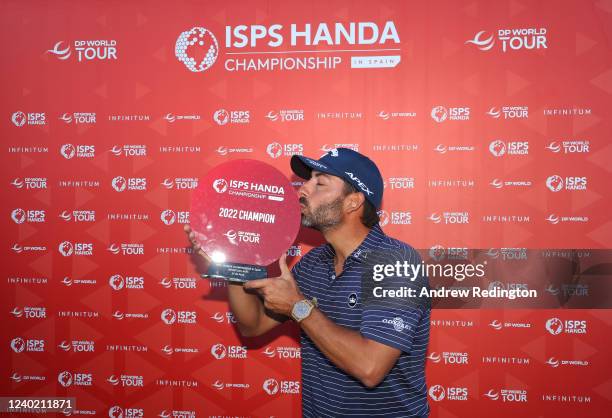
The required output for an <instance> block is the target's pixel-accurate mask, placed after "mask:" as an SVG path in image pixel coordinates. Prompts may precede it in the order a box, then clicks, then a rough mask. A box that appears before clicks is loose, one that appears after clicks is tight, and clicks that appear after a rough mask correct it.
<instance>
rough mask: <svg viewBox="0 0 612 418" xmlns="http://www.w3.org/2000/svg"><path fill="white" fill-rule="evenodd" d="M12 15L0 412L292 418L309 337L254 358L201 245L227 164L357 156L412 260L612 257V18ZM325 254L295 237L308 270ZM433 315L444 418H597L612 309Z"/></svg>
mask: <svg viewBox="0 0 612 418" xmlns="http://www.w3.org/2000/svg"><path fill="white" fill-rule="evenodd" d="M1 7H2V14H1V18H0V19H1V22H2V25H1V26H0V31H2V39H3V40H4V42H3V65H2V69H1V71H2V81H1V83H2V92H3V99H2V101H1V104H0V106H1V108H2V111H1V112H0V114H1V115H2V123H0V129H1V130H2V138H3V142H4V150H3V166H4V169H3V172H2V179H3V185H4V186H3V187H2V188H0V190H1V191H2V214H3V216H4V225H5V227H4V230H5V231H6V232H5V233H4V234H2V242H3V247H2V248H3V251H2V272H3V278H2V300H3V303H2V306H3V308H4V313H2V319H3V323H4V324H6V325H5V326H4V327H3V330H4V331H3V332H2V346H1V348H0V352H1V353H2V357H3V361H2V362H1V367H2V373H1V375H0V382H1V387H2V393H3V394H6V395H8V394H15V395H25V394H29V395H47V396H56V395H57V396H60V395H61V396H75V397H77V402H78V404H77V409H78V411H76V412H75V414H76V413H95V414H96V415H99V416H108V415H109V414H110V415H111V416H125V417H127V416H138V415H139V414H142V413H144V414H145V415H146V416H157V415H159V416H161V417H172V416H176V417H178V416H187V417H194V416H198V417H209V416H220V415H223V416H254V417H255V416H257V417H259V416H265V417H268V416H298V415H299V414H300V411H301V406H300V404H301V397H300V391H299V389H298V390H294V389H295V387H296V385H295V384H293V383H294V382H299V380H300V360H299V353H300V351H299V343H298V340H297V336H298V330H297V328H296V327H295V326H294V325H293V324H287V325H284V326H283V327H281V329H279V330H278V331H275V332H273V333H272V334H273V335H268V336H265V337H263V338H259V339H255V340H244V339H240V337H239V335H238V333H237V331H236V329H235V327H234V325H233V319H232V316H231V312H229V308H228V304H227V299H226V288H225V287H224V286H223V285H222V284H217V285H214V286H213V284H211V283H209V282H208V281H204V280H200V279H199V278H198V275H197V272H196V267H195V266H194V264H193V262H192V259H191V258H190V255H189V249H188V248H187V247H186V240H185V236H184V233H183V232H182V227H183V223H185V222H188V217H189V213H188V212H189V201H190V194H191V189H192V188H193V187H194V186H195V185H196V184H197V181H198V178H200V177H202V176H204V174H205V173H206V172H207V170H208V169H210V168H211V167H213V166H215V165H217V164H219V163H221V162H224V161H228V160H231V159H238V158H254V159H259V160H261V161H265V162H267V163H269V164H272V165H274V166H275V167H277V168H279V169H280V170H282V171H283V172H285V173H286V174H287V175H288V176H289V175H290V169H289V158H290V155H292V154H294V153H303V154H305V155H309V156H314V157H318V156H319V155H321V154H322V153H323V152H324V151H326V150H328V149H330V148H332V147H336V146H349V147H354V148H358V149H359V151H361V152H363V153H365V154H366V155H369V156H370V157H371V158H373V159H374V160H375V161H376V162H377V163H378V165H379V167H380V168H381V170H382V173H383V177H384V178H385V181H386V190H385V199H384V207H383V208H384V212H383V214H382V215H383V220H384V221H385V225H384V229H385V231H386V232H387V233H389V234H390V235H392V236H394V237H397V238H399V239H402V240H404V241H406V242H408V243H410V244H412V245H413V246H415V247H417V248H424V249H428V248H431V247H432V246H435V245H441V246H443V247H444V248H450V247H459V248H466V247H469V248H485V249H488V248H515V249H516V248H518V249H539V248H547V247H548V248H590V249H609V248H610V247H611V245H612V223H611V222H610V219H609V213H610V212H609V211H610V203H611V202H610V200H611V196H610V186H609V183H610V179H611V176H610V159H611V157H612V145H611V144H610V132H611V129H610V128H611V125H610V119H609V117H606V115H607V114H609V113H608V112H609V107H610V95H611V94H612V66H611V58H610V57H611V55H610V40H611V28H612V25H611V24H610V23H611V15H610V13H612V5H611V4H610V2H606V1H597V2H590V1H589V2H587V1H541V2H537V3H532V2H526V1H524V2H521V1H501V2H487V1H473V2H454V1H438V2H435V3H429V2H416V1H410V2H409V1H377V2H365V1H344V0H343V1H332V2H283V1H258V2H247V1H241V2H223V1H207V2H195V1H180V2H162V1H154V2H119V1H98V2H87V3H84V2H76V1H74V2H71V1H56V2H52V3H50V2H43V1H29V2H23V1H5V2H3V4H2V6H1ZM351 23H352V25H353V26H351ZM336 24H340V25H341V27H340V28H339V29H338V28H337V27H336ZM241 25H244V26H241ZM275 25H276V26H275ZM292 25H294V26H292ZM307 25H310V26H307ZM308 27H310V33H307V32H308ZM192 28H203V29H194V30H192ZM337 29H338V33H336V31H337ZM351 31H354V33H353V32H351ZM183 33H185V34H184V35H182V34H183ZM360 34H361V35H362V36H360ZM200 35H202V36H200ZM228 35H231V36H230V38H229V39H228ZM177 41H178V43H177ZM292 41H294V42H292ZM200 42H202V44H200ZM200 64H201V65H200ZM300 66H301V67H300ZM304 67H305V68H304ZM363 67H366V68H363ZM200 70H202V71H200ZM496 141H497V142H496ZM293 180H294V181H297V179H295V178H293ZM295 185H296V186H297V185H299V183H295ZM319 242H320V238H318V237H316V236H314V235H313V234H304V233H302V234H301V235H300V237H299V238H298V241H297V242H296V243H295V246H294V247H292V248H291V249H290V251H289V252H290V255H292V256H294V258H293V262H294V261H295V260H297V258H299V256H300V255H303V254H304V253H306V252H307V251H308V250H309V249H310V248H312V246H314V245H318V243H319ZM519 251H520V250H519ZM518 281H520V280H518ZM549 290H550V291H551V293H552V292H554V291H557V292H560V291H564V292H565V291H567V289H566V288H556V289H549ZM574 290H575V289H574ZM168 309H170V310H168ZM162 317H163V318H162ZM432 318H433V319H432V327H431V342H430V349H429V352H430V353H429V360H428V364H427V380H428V384H429V385H430V387H431V388H432V390H430V405H431V407H432V414H431V415H432V416H434V417H456V416H483V417H485V416H492V415H494V416H506V417H510V416H516V415H520V416H538V417H544V416H550V417H559V416H576V415H579V416H582V417H600V416H603V415H605V411H606V410H607V407H608V406H609V402H610V400H611V399H612V377H611V375H610V358H611V352H610V348H609V344H608V341H607V336H608V335H609V334H610V331H611V330H610V328H611V325H612V315H611V314H610V311H609V310H605V309H571V310H570V309H562V310H546V309H512V310H510V309H508V310H503V309H487V310H484V309H481V310H467V309H463V310H460V309H456V310H450V309H444V310H442V309H440V310H434V312H433V315H432ZM552 318H559V319H560V320H561V323H562V325H564V326H565V328H564V329H563V330H562V331H561V332H560V333H557V334H556V335H555V333H554V332H551V331H547V329H546V326H545V324H546V323H547V321H548V320H549V319H552ZM164 319H165V320H164ZM567 321H570V322H567ZM572 321H583V322H579V324H582V325H581V326H583V328H582V329H584V330H586V333H582V334H573V333H570V332H569V331H568V328H567V326H568V324H569V323H575V322H572ZM513 324H514V325H516V324H519V325H520V324H522V326H519V327H515V326H513ZM525 324H527V325H525ZM559 329H560V328H555V330H559ZM245 347H246V348H245ZM267 379H275V380H276V381H277V382H278V383H279V387H281V389H280V390H279V391H278V392H276V393H272V394H270V393H267V392H266V391H265V390H264V389H263V384H264V381H266V380H267ZM517 391H518V392H517ZM455 395H459V396H458V397H457V396H455ZM462 397H463V398H465V399H462ZM121 414H122V415H121Z"/></svg>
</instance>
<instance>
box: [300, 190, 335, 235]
mask: <svg viewBox="0 0 612 418" xmlns="http://www.w3.org/2000/svg"><path fill="white" fill-rule="evenodd" d="M343 201H344V198H342V197H338V198H337V199H335V200H333V201H331V202H329V203H325V204H323V205H320V206H319V207H317V208H315V209H314V210H312V209H311V207H310V204H309V203H308V201H307V200H306V198H304V197H300V203H302V204H304V209H303V211H302V226H305V227H307V228H312V229H316V230H317V231H321V232H323V231H326V230H329V229H332V228H334V227H335V226H337V225H339V224H340V223H341V222H342V218H343V214H342V203H343Z"/></svg>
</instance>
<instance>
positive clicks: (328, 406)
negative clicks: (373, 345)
mask: <svg viewBox="0 0 612 418" xmlns="http://www.w3.org/2000/svg"><path fill="white" fill-rule="evenodd" d="M373 252H376V253H377V254H381V253H382V254H384V255H385V257H386V255H387V254H388V255H389V258H390V260H396V259H403V260H406V261H408V262H409V263H420V260H421V259H420V256H419V254H418V253H417V252H416V250H414V249H413V248H412V247H411V246H409V245H408V244H406V243H404V242H401V241H399V240H397V239H394V238H391V237H389V236H387V235H385V233H384V232H383V231H382V229H381V228H380V226H379V225H376V226H374V227H373V228H372V229H371V230H370V232H369V233H368V235H367V237H366V238H365V239H364V241H363V242H362V243H361V244H360V245H359V247H358V248H357V249H356V250H355V251H353V253H352V254H351V255H350V256H349V257H347V259H346V261H345V263H344V269H343V271H342V273H341V275H340V276H338V277H336V273H335V269H334V254H335V252H334V249H333V247H332V246H331V245H330V244H325V245H322V246H319V247H317V248H314V249H312V250H311V251H309V252H308V253H307V254H306V255H304V256H303V257H302V259H301V260H300V261H299V262H298V263H297V264H296V265H295V266H294V268H293V270H292V272H293V275H294V277H295V279H296V282H297V283H298V286H299V288H300V290H301V291H302V293H303V294H304V295H305V296H306V297H307V298H309V299H310V298H313V297H315V298H317V301H318V304H319V306H318V308H319V309H320V310H321V311H322V312H323V313H324V314H325V315H326V316H327V317H328V318H329V319H330V320H332V321H333V322H334V323H336V324H338V325H341V326H343V327H346V328H349V329H351V330H354V331H358V332H360V333H361V334H362V335H363V336H364V337H365V338H369V339H372V340H374V341H377V342H379V343H382V344H385V345H388V346H391V347H395V348H397V349H399V350H401V354H400V356H399V358H398V360H397V363H396V364H395V365H394V366H393V368H392V369H391V371H390V372H389V373H388V374H387V376H386V377H385V378H384V380H383V381H382V382H381V383H380V384H379V385H378V386H376V387H374V388H367V387H366V386H364V385H363V384H362V383H361V382H360V381H359V380H358V379H356V378H354V377H352V376H350V375H348V374H347V373H345V372H344V371H342V370H341V369H339V368H338V367H336V366H335V365H334V364H333V363H332V362H331V361H330V360H328V359H327V357H325V355H324V354H323V353H322V352H321V351H320V350H319V349H318V348H317V346H316V345H315V344H314V343H313V341H312V340H311V339H310V338H309V337H308V335H307V334H306V333H305V332H304V331H302V332H301V344H302V413H303V416H304V417H343V416H346V417H358V416H369V417H373V416H385V417H422V416H428V414H429V405H428V403H427V387H426V383H425V356H426V351H427V344H428V342H429V322H430V312H431V307H430V306H426V305H419V304H410V303H403V302H400V303H394V304H391V305H389V306H386V305H384V304H371V303H364V297H363V296H366V295H362V275H363V273H364V270H365V269H366V265H367V256H368V254H370V253H373ZM418 282H419V286H423V285H424V286H428V283H427V278H424V277H420V278H419V281H418Z"/></svg>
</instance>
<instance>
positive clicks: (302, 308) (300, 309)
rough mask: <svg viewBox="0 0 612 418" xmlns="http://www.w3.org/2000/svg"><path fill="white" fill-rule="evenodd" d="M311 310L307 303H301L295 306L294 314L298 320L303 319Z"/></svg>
mask: <svg viewBox="0 0 612 418" xmlns="http://www.w3.org/2000/svg"><path fill="white" fill-rule="evenodd" d="M309 308H310V306H308V304H307V303H306V302H304V301H299V302H298V303H296V304H295V306H294V314H295V316H297V317H298V318H302V317H304V316H306V315H307V314H308V310H309Z"/></svg>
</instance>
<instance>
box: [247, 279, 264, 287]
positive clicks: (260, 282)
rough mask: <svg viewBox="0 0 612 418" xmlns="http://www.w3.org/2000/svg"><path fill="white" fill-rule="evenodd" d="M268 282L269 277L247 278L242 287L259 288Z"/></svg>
mask: <svg viewBox="0 0 612 418" xmlns="http://www.w3.org/2000/svg"><path fill="white" fill-rule="evenodd" d="M269 282H270V279H256V280H249V281H248V282H246V283H245V284H244V288H245V289H261V288H262V287H266V286H267V285H268V283H269Z"/></svg>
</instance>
